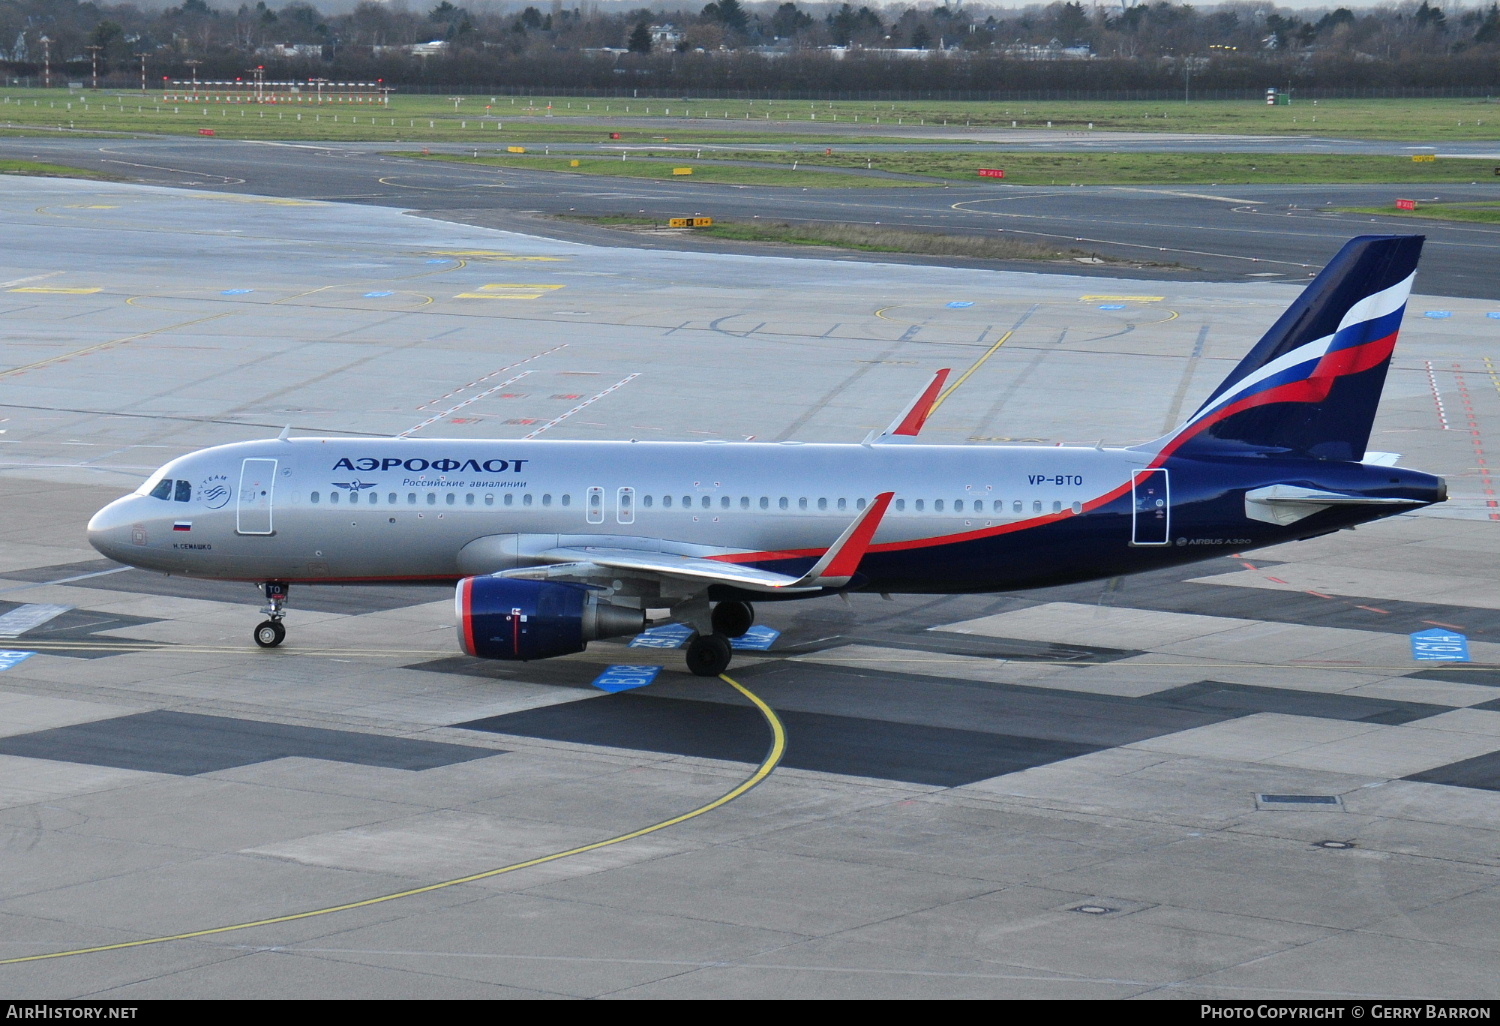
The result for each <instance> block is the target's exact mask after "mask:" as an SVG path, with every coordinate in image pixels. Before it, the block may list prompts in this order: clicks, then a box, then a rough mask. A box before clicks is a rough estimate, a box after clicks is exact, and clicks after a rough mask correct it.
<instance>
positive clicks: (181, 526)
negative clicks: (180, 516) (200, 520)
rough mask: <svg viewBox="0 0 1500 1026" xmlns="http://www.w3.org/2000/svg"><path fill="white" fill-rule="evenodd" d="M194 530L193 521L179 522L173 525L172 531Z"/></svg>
mask: <svg viewBox="0 0 1500 1026" xmlns="http://www.w3.org/2000/svg"><path fill="white" fill-rule="evenodd" d="M192 529H193V522H192V521H191V520H179V521H177V522H176V523H175V524H173V525H172V530H174V531H191V530H192Z"/></svg>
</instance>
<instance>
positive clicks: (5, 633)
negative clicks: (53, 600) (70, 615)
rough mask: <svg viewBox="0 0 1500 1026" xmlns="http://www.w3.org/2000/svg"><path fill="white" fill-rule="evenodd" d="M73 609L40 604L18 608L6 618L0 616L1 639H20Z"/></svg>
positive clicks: (5, 616) (29, 604) (7, 614)
mask: <svg viewBox="0 0 1500 1026" xmlns="http://www.w3.org/2000/svg"><path fill="white" fill-rule="evenodd" d="M72 608H73V607H72V606H54V605H49V604H46V603H40V602H33V603H28V604H27V605H24V606H17V607H16V608H15V609H12V610H11V611H10V612H8V613H6V614H5V615H4V616H0V638H19V637H20V636H21V635H23V634H25V633H26V632H27V631H30V630H35V629H36V628H38V627H40V626H41V625H42V624H44V623H46V622H47V621H48V620H52V619H54V618H56V617H59V616H61V615H62V614H64V613H66V612H67V611H68V610H70V609H72Z"/></svg>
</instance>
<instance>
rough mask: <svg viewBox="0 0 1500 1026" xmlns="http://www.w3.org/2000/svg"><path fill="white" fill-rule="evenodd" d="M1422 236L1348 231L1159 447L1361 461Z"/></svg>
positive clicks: (1189, 451) (1190, 451) (1186, 451)
mask: <svg viewBox="0 0 1500 1026" xmlns="http://www.w3.org/2000/svg"><path fill="white" fill-rule="evenodd" d="M1422 242H1423V237H1422V236H1420V235H1364V236H1360V237H1359V238H1356V239H1351V240H1350V241H1349V242H1348V243H1347V244H1346V245H1345V246H1344V248H1343V249H1341V250H1339V252H1338V255H1337V256H1335V257H1334V258H1333V259H1332V260H1331V261H1329V263H1328V266H1327V267H1325V268H1323V271H1322V273H1321V274H1319V275H1318V276H1317V277H1316V278H1314V279H1313V280H1312V282H1311V283H1309V284H1308V286H1307V288H1306V289H1305V290H1304V291H1303V293H1302V295H1301V296H1299V297H1298V298H1297V301H1296V302H1295V303H1293V304H1292V305H1291V306H1290V307H1289V308H1288V309H1287V311H1286V313H1284V314H1282V315H1281V317H1280V319H1279V320H1277V322H1276V323H1275V324H1274V325H1273V326H1272V327H1271V330H1270V331H1268V332H1266V335H1265V337H1264V338H1262V339H1261V340H1260V342H1259V343H1258V344H1257V345H1256V346H1255V348H1254V349H1252V350H1250V353H1249V355H1247V356H1246V357H1245V358H1244V359H1243V360H1241V361H1240V363H1239V366H1237V367H1236V368H1235V369H1234V371H1233V372H1232V373H1231V374H1230V375H1229V376H1228V377H1227V378H1225V379H1224V382H1223V384H1221V385H1219V387H1218V388H1217V389H1215V390H1214V393H1213V394H1212V395H1211V396H1209V397H1208V400H1207V401H1206V402H1205V403H1204V404H1203V405H1202V406H1201V407H1199V408H1198V410H1197V412H1196V413H1194V414H1193V415H1192V416H1191V417H1190V418H1188V420H1187V422H1186V423H1185V424H1183V425H1182V426H1181V427H1179V428H1178V429H1177V430H1176V431H1174V432H1173V433H1172V434H1170V435H1168V436H1167V437H1166V438H1164V439H1162V441H1161V442H1160V443H1158V444H1159V445H1160V446H1161V448H1162V453H1163V455H1166V454H1169V453H1172V452H1178V453H1181V454H1182V455H1192V454H1194V453H1224V452H1235V451H1238V452H1244V451H1246V450H1252V451H1260V452H1265V453H1267V454H1273V453H1284V454H1287V455H1297V456H1304V457H1314V458H1317V459H1330V460H1359V459H1362V458H1363V457H1364V454H1365V445H1366V443H1368V441H1369V439H1370V427H1371V425H1372V424H1373V423H1374V420H1375V409H1376V407H1377V406H1378V405H1379V404H1380V392H1381V389H1382V388H1383V387H1384V385H1385V375H1386V371H1387V369H1388V368H1389V367H1390V363H1391V352H1392V350H1393V349H1394V348H1395V345H1396V334H1397V332H1398V331H1399V330H1400V327H1401V317H1402V315H1403V314H1404V313H1405V312H1406V297H1407V295H1408V294H1409V293H1410V292H1411V286H1412V280H1413V278H1414V277H1415V276H1416V270H1417V258H1418V257H1419V256H1420V255H1421V252H1422Z"/></svg>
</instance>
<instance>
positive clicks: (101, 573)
mask: <svg viewBox="0 0 1500 1026" xmlns="http://www.w3.org/2000/svg"><path fill="white" fill-rule="evenodd" d="M134 569H135V568H134V567H130V566H117V567H115V568H114V569H113V570H95V571H94V572H93V573H88V574H74V575H73V576H72V577H60V578H58V579H57V580H55V581H37V582H35V583H33V584H18V585H16V586H15V587H14V588H0V595H7V594H9V593H10V592H13V591H30V590H31V589H32V588H50V587H51V586H52V585H54V584H72V583H73V582H74V581H86V580H88V579H89V578H90V577H108V576H109V575H110V574H123V573H124V572H125V571H126V570H134Z"/></svg>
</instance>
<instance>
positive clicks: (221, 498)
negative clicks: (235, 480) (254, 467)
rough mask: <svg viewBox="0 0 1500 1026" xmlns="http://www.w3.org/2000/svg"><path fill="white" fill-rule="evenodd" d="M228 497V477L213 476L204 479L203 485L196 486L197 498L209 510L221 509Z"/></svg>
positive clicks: (224, 475)
mask: <svg viewBox="0 0 1500 1026" xmlns="http://www.w3.org/2000/svg"><path fill="white" fill-rule="evenodd" d="M229 495H230V488H229V477H228V475H226V474H213V475H211V476H209V477H206V478H204V479H203V483H202V484H200V485H199V486H198V498H199V499H201V500H202V501H203V505H205V506H207V507H208V508H209V509H223V508H224V504H225V503H227V502H228V501H229Z"/></svg>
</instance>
